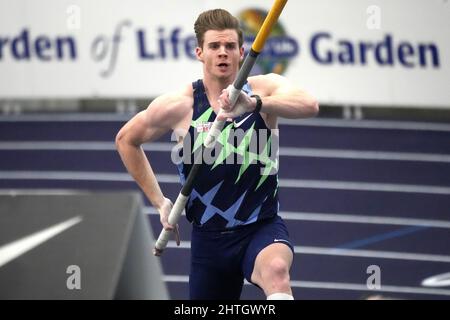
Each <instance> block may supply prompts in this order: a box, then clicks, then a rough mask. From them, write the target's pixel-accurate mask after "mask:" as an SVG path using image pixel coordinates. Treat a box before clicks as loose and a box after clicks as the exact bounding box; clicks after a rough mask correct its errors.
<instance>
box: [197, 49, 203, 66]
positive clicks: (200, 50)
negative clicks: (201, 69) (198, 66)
mask: <svg viewBox="0 0 450 320" xmlns="http://www.w3.org/2000/svg"><path fill="white" fill-rule="evenodd" d="M195 56H196V57H197V60H198V61H201V62H203V49H202V48H200V47H197V48H195Z"/></svg>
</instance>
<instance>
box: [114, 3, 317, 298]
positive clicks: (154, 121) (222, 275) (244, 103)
mask: <svg viewBox="0 0 450 320" xmlns="http://www.w3.org/2000/svg"><path fill="white" fill-rule="evenodd" d="M194 29H195V33H196V37H197V42H198V47H197V48H196V56H197V59H198V60H199V61H200V62H201V63H202V65H203V79H200V80H197V81H194V82H193V83H192V84H189V85H186V86H185V87H183V88H182V89H181V90H178V91H174V92H171V93H167V94H164V95H162V96H159V97H158V98H156V99H155V100H153V101H152V102H151V103H150V105H149V106H148V108H147V109H146V110H144V111H142V112H140V113H138V114H137V115H136V116H135V117H133V118H132V119H131V120H130V121H129V122H128V123H126V124H125V125H124V126H123V128H122V129H121V130H120V131H119V133H118V134H117V137H116V145H117V149H118V152H119V154H120V156H121V158H122V161H123V163H124V165H125V167H126V168H127V170H128V172H129V173H130V174H131V175H132V176H133V178H134V179H135V180H136V182H137V184H138V185H139V186H140V188H141V189H142V191H143V192H144V193H145V195H146V196H147V197H148V199H149V200H150V202H151V203H152V205H153V206H154V207H155V208H156V209H157V210H158V212H159V214H160V219H161V223H162V225H163V227H164V229H166V230H173V231H174V232H175V234H176V237H177V243H179V235H178V229H177V228H178V226H172V225H169V224H168V222H167V218H168V215H169V213H170V210H171V207H172V202H171V201H170V200H169V199H168V198H166V197H165V196H164V194H163V192H162V191H161V188H160V186H159V184H158V181H157V179H156V177H155V174H154V172H153V170H152V168H151V166H150V163H149V161H148V159H147V157H146V155H145V153H144V151H143V149H142V147H141V145H142V144H143V143H146V142H151V141H154V140H156V139H158V138H159V137H160V136H162V135H163V134H165V133H167V132H168V131H170V130H176V131H177V132H184V134H185V141H189V143H190V145H189V146H187V147H190V148H189V150H188V151H186V152H194V151H195V148H197V149H198V146H199V145H200V144H199V143H197V144H195V142H196V141H195V140H196V139H199V137H203V136H202V133H204V132H206V131H207V130H208V128H209V125H210V124H211V123H212V122H213V121H214V119H215V118H216V116H217V115H218V114H219V112H220V111H221V109H222V112H221V113H220V114H219V115H218V117H219V119H221V120H226V123H225V129H224V131H223V133H222V138H223V139H221V138H219V141H221V143H222V144H221V147H222V148H223V150H224V152H221V151H220V149H218V152H216V154H215V156H216V159H217V161H213V162H212V163H204V164H202V167H201V169H200V172H199V174H198V176H197V179H196V181H195V182H194V189H193V191H192V194H191V196H190V198H189V201H188V204H187V206H186V208H185V209H186V216H187V219H188V220H189V221H190V222H192V225H193V227H192V228H193V229H192V237H191V269H190V276H189V288H190V298H191V299H239V298H240V295H241V291H242V285H243V280H244V278H245V279H247V280H248V281H249V282H251V283H253V284H255V285H257V286H258V287H260V288H261V289H262V290H263V291H264V293H265V295H266V297H267V299H283V300H292V299H293V296H292V290H291V287H290V278H289V270H290V267H291V264H292V260H293V247H292V245H291V243H290V241H289V235H288V232H287V229H286V226H285V224H284V222H283V220H282V219H281V218H280V217H279V216H278V207H279V204H278V176H277V174H264V167H265V166H268V165H269V162H264V161H262V160H261V161H260V159H257V160H255V159H254V158H252V159H253V160H254V161H252V163H251V164H249V165H243V162H242V161H241V162H240V163H238V162H237V161H234V162H233V161H227V160H230V159H228V157H235V158H236V157H237V153H239V155H240V156H243V157H244V158H246V157H247V159H248V155H249V151H248V150H247V149H246V145H244V148H243V147H242V146H243V144H242V141H230V140H227V132H228V131H227V130H231V129H237V128H238V129H240V130H243V131H244V132H249V130H254V131H255V132H257V133H258V132H259V131H264V130H266V132H269V134H267V135H265V137H264V139H266V140H267V141H265V142H266V143H267V144H268V143H270V141H271V139H272V138H271V136H272V135H273V134H272V135H271V134H270V132H271V131H270V130H271V129H277V118H278V117H284V118H290V119H296V118H308V117H313V116H315V115H316V114H317V113H318V108H319V107H318V103H317V101H316V99H315V98H313V97H312V96H310V95H309V94H308V93H306V92H304V91H302V90H301V89H299V88H297V87H296V86H295V85H294V84H292V83H291V82H290V81H288V80H287V79H286V78H284V77H282V76H280V75H276V74H267V75H259V76H253V77H249V78H248V82H247V84H246V85H245V86H244V88H243V90H242V92H241V94H240V96H239V99H238V101H237V103H236V104H235V106H231V105H230V101H229V97H228V90H227V88H228V86H229V85H231V84H232V83H233V81H234V80H235V78H236V75H237V73H238V70H239V63H240V62H241V61H242V60H243V58H244V48H243V35H242V31H241V30H240V28H239V21H238V20H237V19H236V18H235V17H233V16H232V15H231V14H230V13H228V12H227V11H225V10H222V9H215V10H208V11H206V12H203V13H202V14H200V15H199V17H198V18H197V20H196V22H195V24H194ZM186 137H189V139H186ZM258 139H262V138H261V137H259V138H258ZM231 140H236V139H231ZM197 142H198V141H197ZM218 143H219V142H218ZM184 148H185V149H186V144H185V146H184ZM225 148H227V149H225ZM229 150H232V151H231V152H230V151H229ZM220 156H222V158H217V157H220ZM224 157H227V159H224ZM188 158H191V155H190V154H189V157H188ZM250 158H251V157H250ZM261 159H262V158H261ZM244 162H245V161H244ZM190 168H191V164H189V163H181V164H179V165H178V169H179V174H180V179H181V182H182V183H183V182H184V179H185V178H186V177H187V175H188V174H189V170H190Z"/></svg>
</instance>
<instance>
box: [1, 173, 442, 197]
mask: <svg viewBox="0 0 450 320" xmlns="http://www.w3.org/2000/svg"><path fill="white" fill-rule="evenodd" d="M156 177H157V179H158V181H159V182H160V183H176V184H179V183H180V180H179V176H178V175H175V174H158V175H157V176H156ZM0 179H9V180H84V181H118V182H134V180H133V179H132V177H131V176H130V175H129V174H128V173H118V172H97V171H92V172H91V171H87V172H86V171H0ZM279 181H280V184H279V185H280V187H283V188H305V189H331V190H354V191H378V192H380V191H381V192H405V193H424V194H442V195H448V194H450V187H441V186H430V185H410V184H395V183H375V182H355V181H324V180H299V179H280V180H279Z"/></svg>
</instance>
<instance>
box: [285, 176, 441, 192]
mask: <svg viewBox="0 0 450 320" xmlns="http://www.w3.org/2000/svg"><path fill="white" fill-rule="evenodd" d="M279 185H280V187H285V188H307V189H332V190H354V191H382V192H406V193H425V194H450V188H449V187H441V186H427V185H410V184H395V183H376V182H355V181H324V180H299V179H280V184H279Z"/></svg>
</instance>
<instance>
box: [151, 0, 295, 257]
mask: <svg viewBox="0 0 450 320" xmlns="http://www.w3.org/2000/svg"><path fill="white" fill-rule="evenodd" d="M286 2H287V0H275V2H274V3H273V5H272V8H271V9H270V11H269V13H268V14H267V17H266V18H265V19H264V22H263V25H262V26H261V29H260V30H259V31H258V34H257V35H256V38H255V40H254V41H253V44H252V47H251V49H250V52H249V53H248V55H247V57H246V58H245V61H244V63H243V65H242V67H241V69H240V70H239V72H238V74H237V77H236V80H235V81H234V83H233V86H232V87H231V90H230V93H229V95H230V104H231V105H234V104H235V103H236V100H237V99H238V97H239V94H240V92H241V90H242V87H243V86H244V84H245V81H246V80H247V77H248V75H249V74H250V71H251V70H252V68H253V65H254V64H255V62H256V59H257V58H258V55H259V54H260V53H261V52H262V50H263V48H264V44H265V42H266V40H267V38H268V36H269V34H270V32H271V31H272V28H273V26H274V25H275V23H276V22H277V20H278V17H279V16H280V14H281V11H283V8H284V6H285V5H286ZM221 111H222V110H221ZM224 124H225V120H221V121H219V120H217V118H216V120H215V121H214V123H213V125H212V126H211V129H210V130H209V132H208V135H207V137H206V139H205V141H204V143H203V146H204V147H205V148H213V147H214V145H215V143H216V140H217V137H218V136H219V135H220V132H221V131H222V129H223V126H224ZM200 166H201V163H196V161H194V164H193V165H192V168H191V171H190V172H189V175H188V177H187V179H186V182H185V184H184V185H183V188H181V191H180V194H179V195H178V197H177V200H176V201H175V203H174V205H173V207H172V210H171V211H170V214H169V218H168V222H169V224H171V225H176V224H177V223H178V220H179V219H180V217H181V214H182V212H183V210H184V208H185V206H186V202H187V201H188V199H189V196H190V195H191V192H192V188H193V185H194V181H195V178H196V176H197V173H198V171H199V169H200ZM171 234H172V231H168V230H164V229H163V230H162V231H161V233H160V235H159V237H158V240H157V241H156V244H155V250H154V254H155V255H157V256H160V255H161V254H162V252H163V251H164V249H165V248H166V246H167V242H168V241H169V239H170V236H171Z"/></svg>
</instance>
